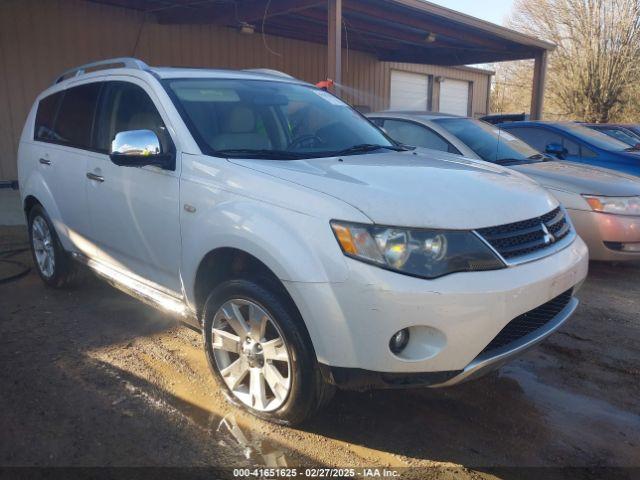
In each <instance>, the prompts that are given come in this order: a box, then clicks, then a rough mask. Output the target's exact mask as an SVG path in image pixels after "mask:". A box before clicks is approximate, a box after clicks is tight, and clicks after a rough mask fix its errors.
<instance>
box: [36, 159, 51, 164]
mask: <svg viewBox="0 0 640 480" xmlns="http://www.w3.org/2000/svg"><path fill="white" fill-rule="evenodd" d="M39 162H40V163H41V164H42V165H51V160H49V159H47V158H41V159H40V160H39Z"/></svg>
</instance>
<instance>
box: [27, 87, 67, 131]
mask: <svg viewBox="0 0 640 480" xmlns="http://www.w3.org/2000/svg"><path fill="white" fill-rule="evenodd" d="M63 96H64V92H58V93H54V94H53V95H49V96H48V97H45V98H43V99H42V100H40V103H39V104H38V111H37V113H36V124H35V131H34V133H33V138H34V140H40V141H44V142H46V141H56V140H57V139H58V135H57V133H56V132H55V130H54V122H55V120H56V114H57V113H58V107H59V106H60V101H61V100H62V97H63Z"/></svg>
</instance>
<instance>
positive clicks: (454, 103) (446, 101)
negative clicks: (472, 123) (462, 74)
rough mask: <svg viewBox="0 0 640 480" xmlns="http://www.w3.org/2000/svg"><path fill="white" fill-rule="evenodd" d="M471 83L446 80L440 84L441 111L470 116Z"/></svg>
mask: <svg viewBox="0 0 640 480" xmlns="http://www.w3.org/2000/svg"><path fill="white" fill-rule="evenodd" d="M468 105H469V82H465V81H463V80H451V79H449V78H445V79H444V80H443V81H442V82H440V111H441V112H442V113H452V114H454V115H464V116H465V117H466V116H467V115H468Z"/></svg>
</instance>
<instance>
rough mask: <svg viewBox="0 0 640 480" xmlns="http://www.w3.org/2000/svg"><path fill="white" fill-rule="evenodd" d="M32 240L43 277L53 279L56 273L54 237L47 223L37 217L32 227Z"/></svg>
mask: <svg viewBox="0 0 640 480" xmlns="http://www.w3.org/2000/svg"><path fill="white" fill-rule="evenodd" d="M31 238H32V241H33V251H34V253H35V257H36V262H37V263H38V268H39V269H40V272H41V273H42V275H44V276H45V277H47V278H51V277H52V276H53V274H54V272H55V267H56V257H55V250H54V246H53V236H52V235H51V230H50V229H49V224H48V223H47V221H46V220H45V219H44V218H42V217H40V216H37V217H36V218H34V219H33V223H32V225H31Z"/></svg>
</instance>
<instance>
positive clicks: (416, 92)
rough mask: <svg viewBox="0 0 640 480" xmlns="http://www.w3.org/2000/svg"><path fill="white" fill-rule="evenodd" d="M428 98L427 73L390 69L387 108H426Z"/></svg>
mask: <svg viewBox="0 0 640 480" xmlns="http://www.w3.org/2000/svg"><path fill="white" fill-rule="evenodd" d="M428 99H429V76H428V75H422V74H420V73H409V72H401V71H399V70H391V96H390V98H389V108H391V109H393V110H426V109H427V101H428Z"/></svg>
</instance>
